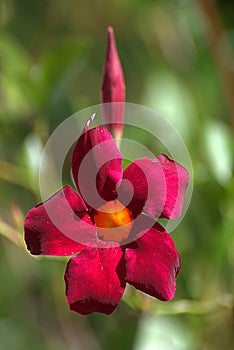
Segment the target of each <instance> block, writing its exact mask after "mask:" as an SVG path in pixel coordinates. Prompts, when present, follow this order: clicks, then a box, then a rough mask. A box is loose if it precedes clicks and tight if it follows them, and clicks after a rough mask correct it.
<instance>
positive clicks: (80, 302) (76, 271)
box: [65, 247, 125, 315]
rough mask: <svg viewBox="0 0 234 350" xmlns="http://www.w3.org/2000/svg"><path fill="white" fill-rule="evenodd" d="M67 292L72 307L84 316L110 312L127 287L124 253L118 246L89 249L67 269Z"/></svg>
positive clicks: (72, 260)
mask: <svg viewBox="0 0 234 350" xmlns="http://www.w3.org/2000/svg"><path fill="white" fill-rule="evenodd" d="M65 281H66V295H67V301H68V304H69V305H70V309H71V310H73V311H76V312H79V313H81V314H83V315H87V314H90V313H92V312H103V313H105V314H110V313H112V312H113V311H114V309H115V308H116V307H117V305H118V304H119V302H120V300H121V297H122V295H123V292H124V289H125V267H124V259H123V252H122V250H121V249H120V248H119V247H116V248H102V249H99V248H90V247H89V248H86V249H84V250H82V251H81V252H80V253H79V254H78V255H77V256H76V257H75V258H72V259H71V260H70V261H69V263H68V265H67V269H66V273H65Z"/></svg>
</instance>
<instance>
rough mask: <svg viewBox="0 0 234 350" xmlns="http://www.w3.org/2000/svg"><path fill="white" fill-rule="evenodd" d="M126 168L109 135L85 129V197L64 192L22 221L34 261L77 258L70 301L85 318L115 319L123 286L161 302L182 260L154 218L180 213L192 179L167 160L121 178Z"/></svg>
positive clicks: (81, 185) (143, 162)
mask: <svg viewBox="0 0 234 350" xmlns="http://www.w3.org/2000/svg"><path fill="white" fill-rule="evenodd" d="M121 163H122V155H121V153H120V152H119V150H118V149H117V147H116V144H115V141H114V139H113V138H112V136H111V134H110V133H109V131H108V130H107V129H106V128H104V127H102V126H97V127H95V128H92V129H88V126H86V128H85V130H84V133H83V134H82V135H81V136H80V137H79V139H78V141H77V143H76V146H75V149H74V151H73V158H72V172H73V177H74V180H75V183H76V185H77V188H78V190H79V193H80V195H79V194H77V193H76V192H75V191H74V190H73V189H72V188H71V187H70V186H65V187H64V188H63V189H62V190H60V191H59V192H58V193H56V194H55V195H54V196H53V197H51V198H50V199H48V201H46V202H44V203H42V204H40V205H38V206H36V207H35V208H33V209H31V210H30V211H29V212H28V214H27V218H26V221H25V240H26V244H27V247H28V249H29V250H30V252H31V253H32V254H34V255H56V256H69V255H74V254H76V255H75V256H73V257H72V258H71V259H70V261H69V262H68V265H67V268H66V273H65V281H66V296H67V301H68V303H69V306H70V308H71V309H72V310H74V311H77V312H79V313H81V314H89V313H91V312H94V311H97V312H103V313H106V314H110V313H111V312H113V310H114V309H115V308H116V307H117V305H118V304H119V302H120V300H121V297H122V295H123V292H124V289H125V285H126V282H128V283H129V284H131V285H133V286H135V287H136V288H137V289H139V290H141V291H143V292H145V293H147V294H149V295H151V296H154V297H156V298H158V299H160V300H169V299H171V298H173V296H174V293H175V289H176V276H177V274H178V272H179V270H180V258H179V254H178V252H177V250H176V248H175V245H174V242H173V240H172V238H171V237H170V235H169V234H168V233H167V232H166V231H165V229H164V228H163V227H162V226H161V225H160V224H159V223H157V222H156V221H155V217H156V218H158V217H159V216H160V217H164V218H168V219H176V218H177V217H178V216H179V215H180V214H181V210H182V206H183V195H184V192H185V190H186V187H187V184H188V173H187V171H186V169H184V168H183V167H182V166H181V165H179V164H178V163H176V162H174V161H173V160H171V159H169V158H168V157H167V156H165V155H161V156H159V157H156V158H155V159H150V158H142V159H138V160H135V161H134V162H133V163H132V164H130V165H129V166H128V167H127V168H126V169H125V170H124V171H122V165H121ZM96 174H97V176H94V175H96ZM93 178H95V179H96V183H95V184H93ZM96 191H97V192H96ZM94 208H95V209H94ZM145 213H146V214H148V215H145Z"/></svg>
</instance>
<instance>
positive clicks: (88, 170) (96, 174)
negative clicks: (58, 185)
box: [72, 126, 122, 209]
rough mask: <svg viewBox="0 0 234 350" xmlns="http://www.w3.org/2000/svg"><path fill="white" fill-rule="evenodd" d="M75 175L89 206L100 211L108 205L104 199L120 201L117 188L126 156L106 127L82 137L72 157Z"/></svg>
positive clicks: (87, 132)
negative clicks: (117, 198) (100, 208)
mask: <svg viewBox="0 0 234 350" xmlns="http://www.w3.org/2000/svg"><path fill="white" fill-rule="evenodd" d="M72 173H73V177H74V180H75V183H76V186H77V188H78V189H79V191H80V193H81V195H82V197H83V199H84V200H85V202H86V203H87V205H88V206H90V207H93V208H94V209H97V208H98V207H100V206H101V205H103V204H104V201H103V199H104V200H107V201H108V200H113V199H115V198H116V192H115V187H116V184H117V182H119V181H120V180H121V178H122V155H121V153H120V152H119V150H118V148H117V146H116V144H115V141H114V139H113V137H112V136H111V134H110V133H109V131H108V130H107V129H105V128H104V127H103V126H97V127H95V128H93V129H90V130H87V131H86V132H84V133H83V134H82V135H81V136H80V137H79V139H78V141H77V143H76V146H75V148H74V151H73V156H72ZM97 191H98V192H97ZM100 196H101V197H102V198H100Z"/></svg>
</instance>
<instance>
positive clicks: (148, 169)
mask: <svg viewBox="0 0 234 350" xmlns="http://www.w3.org/2000/svg"><path fill="white" fill-rule="evenodd" d="M123 180H127V181H129V182H127V181H123V182H122V183H121V184H120V187H119V189H118V193H119V197H118V199H119V200H120V201H121V202H122V203H123V204H125V205H127V203H129V197H130V195H131V194H132V199H131V201H130V203H129V204H128V205H127V206H128V208H129V209H130V210H131V211H132V212H133V213H134V214H135V216H136V215H138V214H139V213H140V212H141V211H142V210H143V211H144V212H145V213H147V214H149V215H151V216H154V217H157V218H158V217H165V218H168V219H177V218H178V217H179V216H180V215H181V212H182V208H183V198H184V193H185V190H186V188H187V184H188V181H189V175H188V172H187V170H186V169H185V168H184V167H182V166H181V165H179V164H178V163H176V162H174V161H173V160H171V159H169V158H168V157H166V156H164V155H160V156H159V157H157V158H155V159H150V158H142V159H137V160H135V161H134V162H133V163H132V164H130V165H129V166H128V167H127V168H126V169H125V171H124V173H123ZM131 186H132V188H133V190H132V189H131Z"/></svg>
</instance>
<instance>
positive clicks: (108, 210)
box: [94, 200, 133, 243]
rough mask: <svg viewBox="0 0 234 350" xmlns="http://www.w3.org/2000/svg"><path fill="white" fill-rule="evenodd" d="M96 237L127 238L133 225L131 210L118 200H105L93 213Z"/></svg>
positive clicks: (115, 239)
mask: <svg viewBox="0 0 234 350" xmlns="http://www.w3.org/2000/svg"><path fill="white" fill-rule="evenodd" d="M94 221H95V224H96V226H97V233H98V238H100V239H102V240H104V241H116V242H119V243H120V242H122V241H124V240H125V239H127V238H128V236H129V233H130V231H131V228H132V225H133V218H132V213H131V211H130V210H129V209H128V208H126V207H124V206H123V205H122V204H121V203H120V202H119V201H118V200H114V201H110V202H107V203H106V204H104V205H102V206H101V207H100V208H98V210H96V212H95V214H94Z"/></svg>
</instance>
